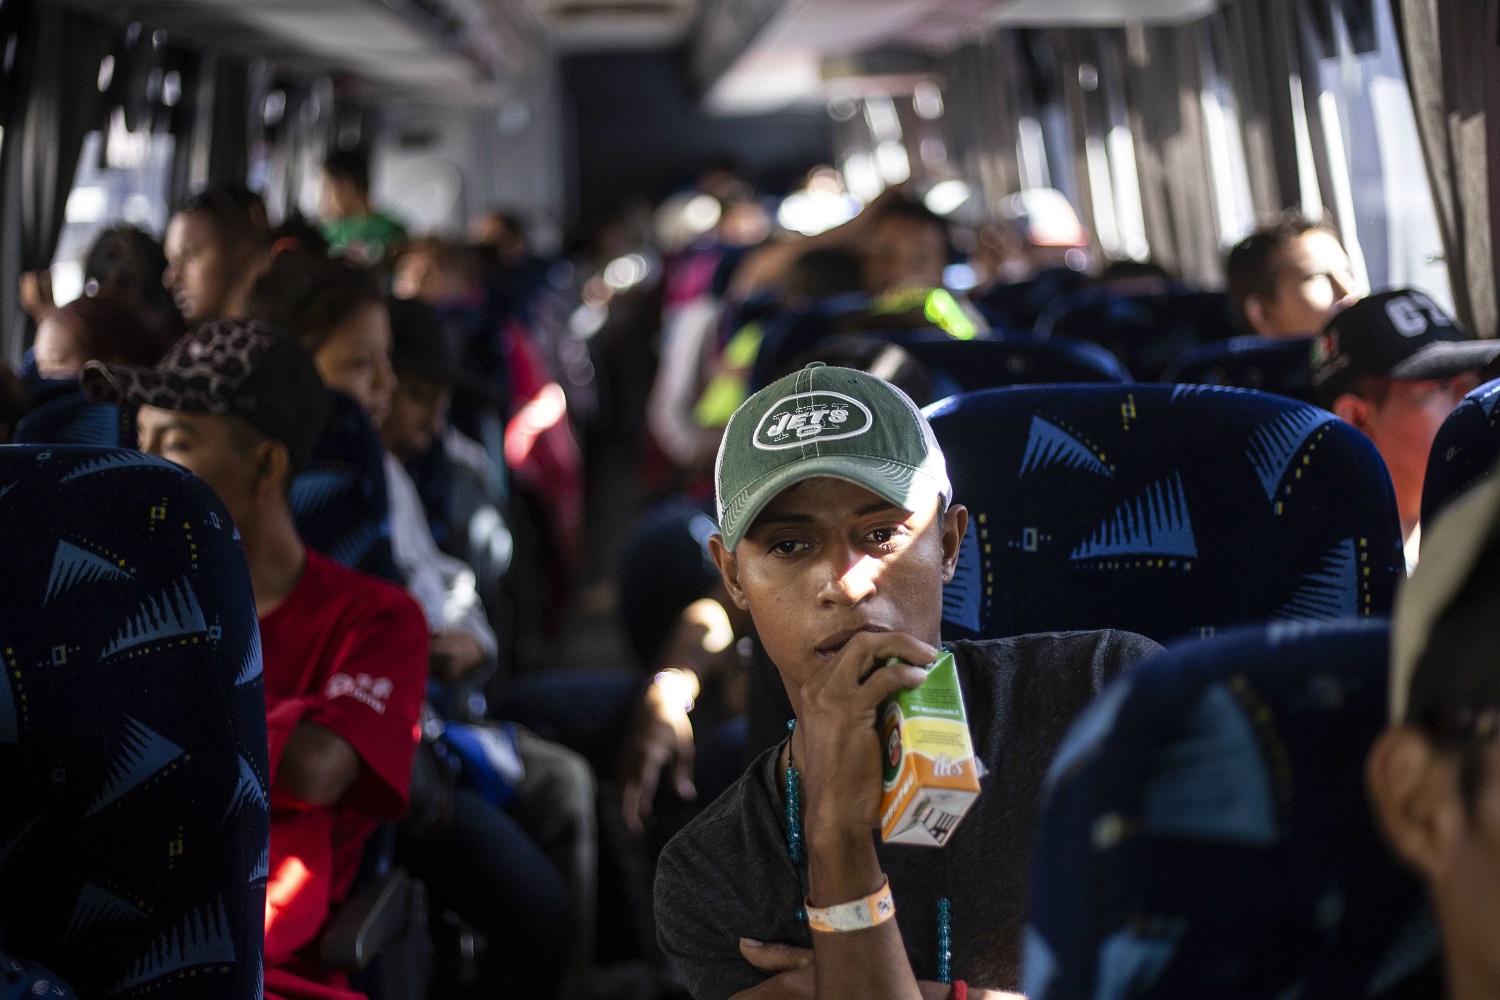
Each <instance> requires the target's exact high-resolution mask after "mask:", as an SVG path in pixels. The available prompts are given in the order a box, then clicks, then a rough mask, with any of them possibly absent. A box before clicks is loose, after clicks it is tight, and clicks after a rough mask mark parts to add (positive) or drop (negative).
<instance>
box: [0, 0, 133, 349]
mask: <svg viewBox="0 0 1500 1000" xmlns="http://www.w3.org/2000/svg"><path fill="white" fill-rule="evenodd" d="M9 2H14V0H9ZM112 40H113V32H112V31H111V29H110V27H109V26H108V25H106V24H105V23H103V22H101V21H97V20H94V19H93V18H90V17H88V16H86V15H83V14H79V13H77V12H75V11H71V10H65V9H63V8H60V7H58V6H55V5H53V4H42V5H39V6H37V7H36V8H35V9H34V10H33V12H32V16H31V18H30V24H29V26H28V30H27V31H26V32H25V34H24V35H23V36H22V37H21V39H20V43H19V45H18V49H17V53H16V59H17V61H18V62H17V65H16V67H15V71H16V73H17V75H18V77H19V78H20V79H22V80H25V81H29V86H28V88H27V92H26V94H25V96H24V98H23V106H21V107H20V108H17V109H16V113H15V114H14V115H13V116H12V120H11V121H10V122H8V123H7V127H6V133H5V144H4V149H3V152H0V160H3V163H0V185H3V196H4V205H5V212H4V213H3V216H4V229H5V231H6V233H7V234H11V233H14V234H16V239H15V242H14V243H12V242H10V240H11V237H9V236H7V243H6V245H5V247H4V253H3V254H0V302H3V303H4V315H3V317H0V319H3V321H4V334H5V338H4V340H5V355H6V356H7V357H8V358H9V359H10V360H11V361H12V362H15V361H18V360H19V358H20V355H21V353H22V352H23V351H24V350H25V345H26V341H27V340H28V339H29V337H30V333H31V331H30V329H29V326H30V324H29V323H28V321H27V318H26V316H25V314H24V312H22V310H21V307H20V301H19V296H18V292H17V286H18V284H19V281H20V276H21V273H22V272H24V271H34V270H38V269H40V268H44V267H49V266H51V264H52V256H53V254H54V253H55V252H56V250H57V240H58V237H59V235H61V233H62V227H63V212H64V209H65V207H66V205H67V201H68V194H69V193H70V192H71V190H72V187H73V175H74V172H75V171H76V169H77V167H78V156H79V154H80V153H81V152H82V149H83V140H84V137H85V136H86V135H87V134H88V133H89V131H90V130H91V129H94V128H97V127H98V119H99V109H100V106H101V95H100V93H99V63H100V61H101V60H102V59H103V58H104V56H105V55H107V54H108V53H109V51H110V48H111V42H112ZM17 222H19V226H17V225H16V223H17Z"/></svg>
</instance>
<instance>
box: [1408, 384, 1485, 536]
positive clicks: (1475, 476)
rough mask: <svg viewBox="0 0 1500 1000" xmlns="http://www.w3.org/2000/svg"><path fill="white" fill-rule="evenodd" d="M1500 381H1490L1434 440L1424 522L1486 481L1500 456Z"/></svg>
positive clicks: (1460, 406) (1465, 401)
mask: <svg viewBox="0 0 1500 1000" xmlns="http://www.w3.org/2000/svg"><path fill="white" fill-rule="evenodd" d="M1497 403H1500V379H1495V380H1494V381H1493V382H1486V383H1485V384H1484V385H1482V386H1480V387H1479V388H1477V389H1475V390H1474V391H1473V392H1470V393H1469V394H1468V395H1467V396H1465V397H1464V399H1463V402H1462V403H1459V404H1458V408H1457V409H1455V410H1454V411H1453V412H1452V413H1450V414H1448V419H1447V420H1445V421H1443V426H1442V427H1440V428H1439V429H1438V432H1437V437H1436V438H1434V439H1433V442H1432V451H1431V452H1430V453H1429V454H1428V456H1427V474H1426V476H1425V477H1424V478H1423V480H1422V523H1423V524H1431V523H1432V518H1434V517H1436V516H1437V515H1438V514H1439V513H1441V512H1442V509H1443V508H1444V507H1446V506H1448V504H1450V503H1452V502H1453V501H1454V500H1456V499H1457V498H1458V496H1459V494H1461V493H1463V492H1464V491H1465V490H1467V489H1468V488H1469V487H1471V486H1473V485H1474V484H1475V483H1477V482H1479V481H1480V480H1481V479H1484V478H1485V477H1486V476H1488V475H1489V474H1490V472H1491V471H1492V470H1493V469H1494V467H1495V459H1496V457H1497V456H1500V426H1497V425H1500V408H1497V407H1496V404H1497Z"/></svg>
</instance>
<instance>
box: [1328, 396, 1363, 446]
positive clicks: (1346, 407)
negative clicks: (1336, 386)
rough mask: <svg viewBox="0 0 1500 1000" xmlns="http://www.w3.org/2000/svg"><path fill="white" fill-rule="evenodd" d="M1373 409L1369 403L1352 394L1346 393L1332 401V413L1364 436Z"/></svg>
mask: <svg viewBox="0 0 1500 1000" xmlns="http://www.w3.org/2000/svg"><path fill="white" fill-rule="evenodd" d="M1372 410H1373V408H1372V407H1371V406H1370V401H1369V400H1368V399H1364V398H1363V397H1361V396H1356V395H1355V394H1354V393H1352V392H1346V393H1344V394H1343V395H1341V396H1339V398H1338V399H1335V400H1334V401H1333V412H1334V414H1335V415H1336V416H1338V418H1339V419H1340V420H1342V421H1344V422H1345V423H1346V424H1353V425H1354V426H1355V427H1356V428H1358V429H1359V430H1361V431H1363V432H1364V433H1365V434H1366V435H1368V434H1369V433H1370V432H1369V426H1370V414H1371V412H1372Z"/></svg>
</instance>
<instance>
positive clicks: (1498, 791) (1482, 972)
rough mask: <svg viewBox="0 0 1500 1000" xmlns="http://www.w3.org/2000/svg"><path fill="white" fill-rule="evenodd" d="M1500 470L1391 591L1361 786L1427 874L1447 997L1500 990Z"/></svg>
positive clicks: (1446, 521)
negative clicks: (1375, 717) (1388, 635)
mask: <svg viewBox="0 0 1500 1000" xmlns="http://www.w3.org/2000/svg"><path fill="white" fill-rule="evenodd" d="M1497 526H1500V479H1497V478H1495V477H1493V476H1491V477H1490V478H1489V479H1488V480H1486V481H1485V482H1484V483H1483V484H1482V485H1480V486H1477V487H1475V489H1474V490H1473V492H1471V493H1470V494H1469V495H1468V496H1467V497H1465V498H1464V499H1462V500H1460V501H1459V502H1458V503H1456V504H1455V505H1454V506H1452V507H1450V508H1448V510H1447V512H1446V513H1445V514H1444V515H1443V516H1442V517H1440V518H1438V519H1437V523H1436V524H1434V525H1431V526H1429V531H1428V537H1427V541H1426V543H1425V545H1424V546H1423V558H1422V565H1421V566H1419V567H1417V571H1416V573H1415V574H1413V576H1412V578H1411V580H1410V581H1408V582H1407V584H1406V586H1405V587H1403V588H1402V590H1401V591H1400V593H1399V594H1398V595H1397V598H1396V611H1395V615H1394V617H1393V620H1392V628H1391V631H1392V639H1391V680H1390V704H1391V722H1390V728H1388V729H1387V730H1386V731H1385V732H1384V733H1383V734H1381V736H1380V737H1379V738H1378V739H1377V740H1376V741H1375V745H1374V747H1373V748H1372V749H1371V751H1370V755H1369V758H1368V761H1367V765H1366V772H1365V778H1366V786H1367V788H1368V789H1369V793H1370V797H1371V799H1372V800H1373V802H1374V805H1375V812H1376V815H1377V816H1378V818H1379V821H1380V825H1381V827H1382V828H1383V829H1384V831H1385V835H1386V838H1387V840H1388V842H1389V844H1390V846H1391V848H1392V850H1393V851H1394V852H1395V853H1396V855H1397V856H1399V857H1400V858H1401V859H1402V860H1403V861H1405V862H1406V863H1407V864H1408V865H1409V866H1410V867H1411V868H1412V869H1413V870H1414V871H1415V872H1416V873H1417V874H1418V876H1420V877H1421V879H1422V880H1423V881H1424V882H1425V883H1426V885H1427V890H1428V895H1429V897H1430V899H1431V902H1432V910H1433V913H1434V915H1435V916H1436V917H1437V923H1438V926H1439V928H1440V929H1441V931H1442V938H1443V954H1444V971H1445V973H1446V976H1445V978H1446V990H1442V989H1441V988H1439V987H1436V986H1435V987H1434V989H1433V990H1432V992H1431V994H1430V995H1432V996H1438V995H1440V993H1445V994H1446V995H1447V996H1448V997H1451V998H1452V1000H1495V998H1497V997H1500V740H1497V739H1496V737H1497V736H1500V659H1497V657H1496V654H1495V651H1496V649H1497V648H1500V541H1497V539H1500V532H1497Z"/></svg>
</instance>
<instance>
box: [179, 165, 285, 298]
mask: <svg viewBox="0 0 1500 1000" xmlns="http://www.w3.org/2000/svg"><path fill="white" fill-rule="evenodd" d="M269 236H270V228H269V226H268V225H267V224H266V216H265V204H264V203H263V202H262V201H261V200H260V196H259V195H255V194H252V193H250V192H248V191H245V190H244V189H242V188H233V187H215V188H209V189H208V190H207V191H204V192H203V193H202V194H200V195H197V196H196V197H194V198H192V199H190V200H189V201H188V202H187V203H186V204H185V205H183V206H182V208H180V209H178V210H177V212H176V213H175V214H174V215H173V216H172V221H171V222H169V223H168V224H167V238H166V243H165V250H166V258H167V269H166V271H165V272H164V273H163V275H162V283H163V284H164V285H165V286H166V287H167V288H168V289H169V290H170V291H171V293H172V301H173V302H174V303H175V304H176V305H177V310H178V312H180V313H182V319H183V321H184V322H185V323H186V324H187V325H188V326H194V325H196V324H198V323H203V322H206V321H207V320H211V319H218V318H220V317H239V316H244V315H245V302H246V300H247V299H248V298H249V295H250V288H251V286H253V285H254V284H255V281H256V279H257V278H258V277H260V275H261V273H262V272H263V271H264V270H265V268H266V264H267V259H268V258H267V253H268V250H269V247H270V242H269Z"/></svg>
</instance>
